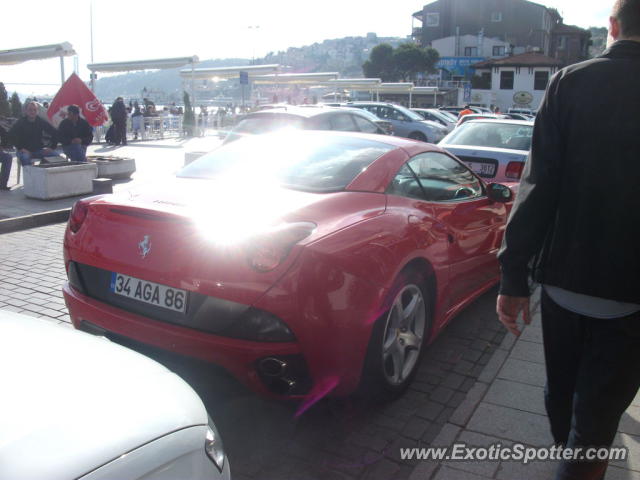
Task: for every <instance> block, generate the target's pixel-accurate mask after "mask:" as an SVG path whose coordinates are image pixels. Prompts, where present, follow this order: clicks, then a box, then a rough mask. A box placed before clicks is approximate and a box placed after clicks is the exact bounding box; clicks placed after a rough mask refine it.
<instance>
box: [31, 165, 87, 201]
mask: <svg viewBox="0 0 640 480" xmlns="http://www.w3.org/2000/svg"><path fill="white" fill-rule="evenodd" d="M97 174H98V167H97V166H96V165H94V164H91V163H75V162H69V163H67V164H64V165H60V164H45V165H30V166H28V167H24V194H25V195H26V196H27V197H29V198H37V199H39V200H53V199H55V198H64V197H75V196H76V195H83V194H85V193H91V192H93V185H92V183H91V181H92V180H93V179H94V178H96V176H97Z"/></svg>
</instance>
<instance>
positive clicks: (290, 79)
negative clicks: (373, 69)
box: [251, 72, 339, 85]
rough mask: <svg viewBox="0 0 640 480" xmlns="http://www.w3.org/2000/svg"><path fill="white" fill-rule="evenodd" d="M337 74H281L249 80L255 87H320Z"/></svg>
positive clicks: (336, 76) (260, 76) (335, 77)
mask: <svg viewBox="0 0 640 480" xmlns="http://www.w3.org/2000/svg"><path fill="white" fill-rule="evenodd" d="M338 75H339V73H338V72H319V73H281V74H271V75H259V76H255V77H252V78H251V80H252V81H253V83H255V84H256V85H284V84H295V85H320V84H324V83H326V82H329V81H330V80H335V79H337V78H338Z"/></svg>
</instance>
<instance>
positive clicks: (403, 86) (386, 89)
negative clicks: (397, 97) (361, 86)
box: [376, 83, 415, 93]
mask: <svg viewBox="0 0 640 480" xmlns="http://www.w3.org/2000/svg"><path fill="white" fill-rule="evenodd" d="M414 88H415V87H414V86H413V83H381V84H380V85H379V86H378V87H376V91H378V92H380V93H410V92H411V91H413V89H414Z"/></svg>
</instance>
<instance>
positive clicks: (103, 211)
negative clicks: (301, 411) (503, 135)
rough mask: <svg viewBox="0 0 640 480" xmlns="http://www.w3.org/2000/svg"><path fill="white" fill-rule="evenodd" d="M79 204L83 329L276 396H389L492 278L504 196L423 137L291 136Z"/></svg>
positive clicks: (71, 243)
mask: <svg viewBox="0 0 640 480" xmlns="http://www.w3.org/2000/svg"><path fill="white" fill-rule="evenodd" d="M153 187H154V188H146V189H141V188H140V189H138V190H132V191H128V192H125V193H119V194H115V195H107V196H100V197H92V198H87V199H84V200H81V201H79V202H77V203H76V204H75V206H74V207H73V210H72V212H71V215H70V218H69V224H68V227H67V231H66V234H65V240H64V254H65V262H66V267H67V272H68V282H67V283H66V284H65V286H64V296H65V300H66V302H67V305H68V307H69V312H70V314H71V318H72V320H73V323H74V325H75V326H76V328H79V329H83V330H87V331H92V332H99V333H112V334H116V335H120V336H124V337H128V338H132V339H135V340H137V341H139V342H144V343H146V344H150V345H154V346H156V347H160V348H162V349H166V350H170V351H173V352H177V353H180V354H183V355H188V356H192V357H197V358H199V359H203V360H206V361H209V362H214V363H216V364H219V365H222V366H223V367H225V368H226V369H227V370H229V371H230V372H232V373H233V374H234V375H235V376H236V377H237V378H239V379H240V380H241V381H243V382H245V383H246V384H248V385H249V386H251V387H252V388H254V389H255V390H257V391H259V392H262V393H270V394H274V395H278V396H287V397H298V398H306V399H307V400H308V399H310V398H317V397H320V396H324V395H347V394H350V393H352V392H354V391H355V390H356V389H357V388H358V387H359V386H361V387H362V388H367V389H369V388H370V389H375V390H376V391H380V392H388V393H392V394H393V393H398V392H400V391H402V390H403V389H404V388H405V387H406V386H407V385H408V383H409V382H410V381H411V379H412V376H413V374H414V373H415V370H416V366H417V364H418V361H419V358H420V354H421V353H422V351H423V350H424V346H425V344H426V343H428V342H429V341H431V340H432V339H433V338H434V337H435V336H436V335H437V334H438V332H439V331H441V330H442V328H443V327H444V326H445V325H446V323H447V321H448V320H449V319H451V318H452V317H453V316H454V315H455V314H456V313H457V312H459V311H460V309H462V308H463V307H464V306H465V305H467V304H468V303H469V302H471V301H472V300H473V299H474V298H475V297H477V296H478V295H480V294H481V293H482V292H484V291H485V290H487V289H488V288H490V287H491V286H492V285H493V284H494V283H495V282H496V281H497V279H498V264H497V261H496V251H497V249H498V247H499V245H500V242H501V240H502V235H503V230H504V226H505V222H506V219H507V214H508V207H509V206H510V203H509V202H510V200H511V197H512V192H511V191H510V190H509V188H508V187H507V186H504V185H500V184H490V185H486V184H484V183H483V181H482V180H481V179H480V178H478V177H477V176H476V175H475V174H474V173H473V172H472V171H471V170H469V168H467V167H466V166H465V165H464V164H463V163H461V162H460V161H458V160H457V159H456V158H455V157H454V156H452V155H451V154H449V153H447V152H445V151H444V150H442V149H440V148H438V147H436V146H434V145H430V144H426V143H422V142H416V141H412V140H407V139H402V138H399V137H386V136H377V135H366V134H343V133H337V132H332V133H328V132H283V133H282V134H274V135H264V136H263V135H259V136H255V137H252V138H246V139H242V140H239V141H237V142H232V143H230V144H228V145H225V146H223V147H222V148H219V149H218V150H215V151H214V152H212V153H210V154H208V155H206V156H204V157H202V158H200V159H199V160H197V161H195V162H194V163H192V164H190V165H188V166H186V167H185V168H184V169H182V170H181V171H180V172H179V173H178V175H177V178H172V179H171V181H170V182H168V183H162V184H158V185H155V186H153Z"/></svg>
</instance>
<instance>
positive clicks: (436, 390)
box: [0, 224, 505, 480]
mask: <svg viewBox="0 0 640 480" xmlns="http://www.w3.org/2000/svg"><path fill="white" fill-rule="evenodd" d="M64 227H65V225H64V224H56V225H50V226H46V227H39V228H33V229H30V230H23V231H19V232H14V233H8V234H4V235H2V236H0V278H2V282H1V283H0V309H3V310H12V311H16V312H21V313H24V314H27V315H31V316H36V317H42V318H45V319H47V320H49V321H52V322H56V323H59V324H61V325H63V326H64V325H67V326H68V325H70V324H69V317H68V314H67V311H66V307H65V305H64V301H63V299H62V294H61V291H60V287H61V285H62V282H63V281H64V279H65V271H64V265H63V260H62V236H63V232H64ZM494 302H495V290H492V291H490V292H488V293H487V294H485V295H483V296H482V297H481V298H480V299H479V300H477V301H476V302H474V303H473V304H472V305H471V306H470V307H469V308H468V309H467V310H465V311H464V312H463V313H462V314H461V315H460V316H458V317H457V318H455V319H454V320H453V321H452V322H451V324H450V325H449V326H448V328H447V329H446V331H445V332H444V333H443V334H442V335H441V336H440V337H439V338H438V339H437V340H436V341H435V342H434V343H433V344H432V345H431V346H430V347H429V348H428V350H427V352H426V354H425V356H424V358H423V361H422V364H421V366H420V369H419V371H418V375H417V377H416V381H415V382H414V383H413V384H412V386H411V387H410V389H409V390H408V391H407V392H406V393H405V394H404V395H403V396H402V397H401V398H399V399H398V400H396V401H394V402H392V403H389V404H386V405H380V404H376V403H375V401H371V402H367V401H362V400H358V401H356V400H348V399H328V400H324V401H322V402H320V403H319V404H317V405H315V406H314V407H313V408H312V409H311V410H309V411H307V412H306V413H305V414H304V415H302V416H301V417H299V418H296V417H295V412H296V407H297V405H296V404H294V403H282V402H279V401H272V400H268V399H264V398H259V397H257V396H256V395H255V394H254V393H252V392H250V391H249V390H247V389H246V388H245V387H244V386H242V385H240V384H238V383H237V382H236V381H235V380H234V379H233V378H231V377H230V376H229V375H227V374H226V373H225V372H223V371H220V369H218V368H216V367H213V366H211V365H203V364H200V363H197V362H194V361H191V360H188V359H183V358H177V357H173V356H168V355H167V354H165V353H159V352H155V351H151V350H149V349H146V348H144V347H142V346H135V347H136V348H138V349H140V350H142V351H143V352H144V353H147V354H149V355H151V356H153V357H154V358H156V359H157V360H159V361H161V362H163V363H165V364H166V365H167V366H169V368H171V369H172V370H174V371H176V372H177V373H178V374H180V375H181V376H182V377H183V378H185V379H186V380H187V381H188V382H189V383H190V384H191V385H192V386H193V387H194V388H195V389H196V391H197V392H198V393H199V394H200V396H201V397H202V399H203V400H204V402H205V404H206V406H207V409H208V410H209V413H210V415H211V416H212V418H213V419H214V420H215V422H216V424H217V425H218V427H219V429H220V432H221V434H222V437H223V439H224V442H225V447H226V450H227V453H228V455H229V459H230V463H231V467H232V473H233V478H235V479H241V480H242V479H254V478H255V479H260V480H263V479H264V480H270V479H274V480H275V479H278V480H281V479H296V480H301V479H392V478H393V479H405V478H409V477H410V475H411V473H412V471H413V468H414V467H415V466H416V464H417V463H418V462H416V461H401V460H400V458H399V454H400V448H401V447H409V446H428V445H430V444H431V442H432V441H433V440H434V438H435V437H436V436H437V435H438V433H439V432H440V430H441V429H442V427H443V425H445V423H446V422H447V420H448V419H449V417H450V416H451V414H452V412H453V411H454V409H455V408H456V407H457V406H458V405H459V404H460V403H461V402H462V401H463V400H464V398H465V395H466V393H467V392H468V391H469V390H470V389H471V387H472V386H473V385H474V383H475V381H476V379H477V378H478V377H479V375H480V374H481V372H482V371H483V368H484V366H485V365H486V364H487V363H488V362H489V360H490V358H491V357H492V354H493V352H494V351H495V350H496V349H497V347H498V346H499V345H500V343H501V341H502V340H503V338H504V336H505V330H504V329H503V328H502V327H501V326H500V325H499V323H498V321H497V319H496V316H495V313H494ZM371 400H375V399H371Z"/></svg>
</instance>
